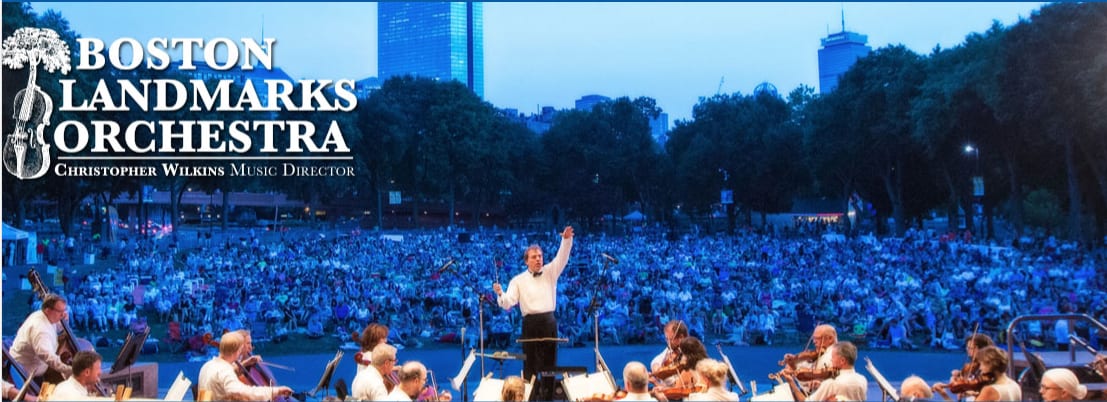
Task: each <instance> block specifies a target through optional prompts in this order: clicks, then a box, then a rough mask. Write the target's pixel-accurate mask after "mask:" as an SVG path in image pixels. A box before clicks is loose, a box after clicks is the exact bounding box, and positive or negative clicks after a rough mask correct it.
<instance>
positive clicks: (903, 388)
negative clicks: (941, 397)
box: [899, 375, 934, 401]
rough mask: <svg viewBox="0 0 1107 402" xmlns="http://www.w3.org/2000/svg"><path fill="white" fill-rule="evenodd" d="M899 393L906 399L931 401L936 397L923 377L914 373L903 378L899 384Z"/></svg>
mask: <svg viewBox="0 0 1107 402" xmlns="http://www.w3.org/2000/svg"><path fill="white" fill-rule="evenodd" d="M899 395H900V398H901V399H902V400H906V401H929V400H932V399H934V391H932V390H931V389H930V386H929V385H927V384H926V380H923V379H922V377H919V376H917V375H913V376H910V377H907V379H905V380H903V383H902V384H900V385H899Z"/></svg>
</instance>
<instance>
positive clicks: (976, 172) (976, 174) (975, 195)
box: [964, 144, 984, 236]
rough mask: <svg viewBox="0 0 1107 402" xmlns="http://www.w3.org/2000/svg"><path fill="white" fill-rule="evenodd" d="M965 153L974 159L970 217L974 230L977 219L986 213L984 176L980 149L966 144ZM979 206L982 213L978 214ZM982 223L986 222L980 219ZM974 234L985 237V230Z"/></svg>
mask: <svg viewBox="0 0 1107 402" xmlns="http://www.w3.org/2000/svg"><path fill="white" fill-rule="evenodd" d="M964 152H965V155H970V154H971V155H972V157H973V176H972V201H973V202H972V212H971V215H969V216H970V217H972V219H973V221H972V223H973V226H974V228H973V229H976V226H977V222H976V217H977V216H979V215H980V214H981V213H983V212H984V211H983V199H984V176H982V175H981V173H980V148H978V147H976V146H974V145H972V144H966V145H965V148H964ZM978 206H979V208H980V209H981V211H980V213H977V212H976V209H977V208H978ZM980 223H981V224H983V223H984V220H983V219H980ZM973 232H974V233H979V234H980V236H983V235H984V229H983V228H980V229H977V230H974V231H973Z"/></svg>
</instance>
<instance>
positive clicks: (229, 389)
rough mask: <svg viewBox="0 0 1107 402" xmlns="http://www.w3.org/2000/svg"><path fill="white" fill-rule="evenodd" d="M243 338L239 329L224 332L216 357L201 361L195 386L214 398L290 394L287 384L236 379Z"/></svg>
mask: <svg viewBox="0 0 1107 402" xmlns="http://www.w3.org/2000/svg"><path fill="white" fill-rule="evenodd" d="M245 343H246V340H245V339H244V338H243V337H242V334H241V333H239V332H228V333H225V334H223V337H222V338H221V339H220V340H219V356H216V357H214V358H212V359H211V360H209V361H208V362H207V363H204V366H203V367H201V368H200V378H199V383H198V387H199V389H201V390H207V391H210V392H211V399H212V400H213V401H225V400H231V399H239V398H248V399H249V400H254V401H268V400H270V399H273V397H276V396H280V395H283V396H288V395H292V389H291V388H288V387H284V386H281V387H262V386H252V385H246V384H245V383H243V382H242V381H241V380H239V379H238V374H237V373H236V372H235V366H234V363H235V362H236V361H238V359H239V357H240V356H241V355H242V348H243V345H245Z"/></svg>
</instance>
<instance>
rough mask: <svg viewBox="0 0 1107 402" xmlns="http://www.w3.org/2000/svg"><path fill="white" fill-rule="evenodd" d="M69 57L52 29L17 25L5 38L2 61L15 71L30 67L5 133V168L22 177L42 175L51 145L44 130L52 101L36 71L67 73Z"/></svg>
mask: <svg viewBox="0 0 1107 402" xmlns="http://www.w3.org/2000/svg"><path fill="white" fill-rule="evenodd" d="M69 59H70V54H69V46H68V45H66V43H65V42H64V41H62V40H61V37H59V36H58V33H57V32H54V31H53V30H51V29H43V28H29V27H27V28H20V29H18V30H16V31H15V33H13V34H12V36H9V37H7V38H5V39H4V44H3V53H2V62H3V64H4V65H5V66H8V67H9V68H12V69H15V70H18V69H22V68H23V67H24V66H28V67H29V68H30V69H31V71H30V74H28V77H27V87H26V88H23V89H22V90H20V91H19V93H17V94H16V95H15V99H14V101H13V103H12V106H13V110H14V111H13V113H12V118H13V119H14V120H15V124H13V125H12V126H11V127H14V130H12V131H11V132H6V133H4V149H3V152H4V153H3V155H4V157H3V159H4V169H7V171H8V173H11V174H12V175H13V176H15V177H18V178H20V179H22V180H27V179H36V178H39V177H42V176H43V175H45V174H46V172H47V171H48V170H49V169H50V145H49V144H47V143H46V141H45V138H44V135H43V131H44V130H45V129H46V126H48V125H49V124H50V115H51V114H53V112H54V101H53V100H52V99H50V96H49V95H47V94H46V92H43V91H42V89H40V88H39V86H38V83H37V79H38V70H39V68H40V67H41V68H42V69H43V70H46V71H47V72H50V73H53V72H55V71H58V70H61V73H62V74H67V73H69V69H70V66H69Z"/></svg>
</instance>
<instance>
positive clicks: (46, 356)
mask: <svg viewBox="0 0 1107 402" xmlns="http://www.w3.org/2000/svg"><path fill="white" fill-rule="evenodd" d="M68 315H69V314H68V305H67V303H66V301H65V298H63V297H61V296H59V295H56V294H52V293H51V294H48V295H46V297H45V298H44V299H43V301H42V308H41V309H40V310H39V311H36V312H34V313H31V315H29V316H27V319H26V320H25V321H23V325H20V326H19V330H18V331H17V332H16V334H15V340H14V341H12V347H11V355H12V359H14V360H15V361H16V362H17V363H19V364H20V365H21V366H23V369H24V370H27V375H29V376H32V377H37V378H39V380H41V377H42V376H43V375H44V374H45V373H46V370H47V369H52V370H53V371H56V372H57V373H58V377H60V378H57V379H52V380H53V381H57V382H61V381H62V378H66V377H69V376H70V375H72V374H73V368H72V367H70V366H69V365H68V364H65V363H64V362H63V361H62V358H61V356H59V355H58V330H57V328H56V327H55V325H56V324H57V323H59V322H61V320H63V319H65V318H67V317H68ZM40 382H41V381H40Z"/></svg>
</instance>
